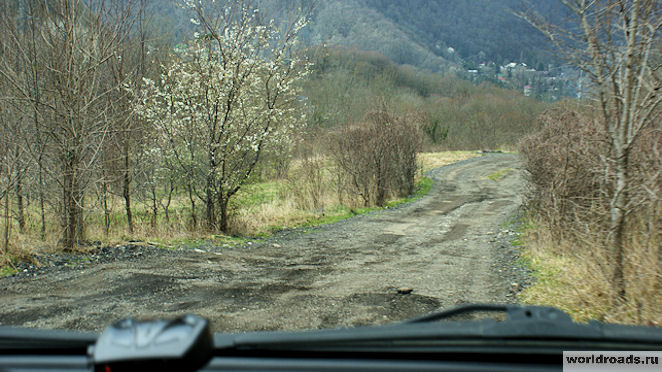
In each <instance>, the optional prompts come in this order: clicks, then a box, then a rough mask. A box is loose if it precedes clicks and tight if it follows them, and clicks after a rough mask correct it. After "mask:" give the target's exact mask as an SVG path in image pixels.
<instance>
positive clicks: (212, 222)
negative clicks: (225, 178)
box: [205, 171, 223, 231]
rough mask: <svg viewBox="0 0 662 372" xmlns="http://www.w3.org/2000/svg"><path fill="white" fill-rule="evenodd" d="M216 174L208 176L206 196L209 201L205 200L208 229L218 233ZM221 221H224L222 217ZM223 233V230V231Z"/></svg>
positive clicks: (211, 172)
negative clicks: (215, 196)
mask: <svg viewBox="0 0 662 372" xmlns="http://www.w3.org/2000/svg"><path fill="white" fill-rule="evenodd" d="M214 181H215V180H214V173H213V171H210V172H209V174H208V175H207V186H206V194H207V195H206V196H207V199H206V200H205V203H206V204H207V205H206V208H207V216H206V217H207V229H209V231H216V229H217V228H218V226H217V220H216V211H215V210H214V209H215V208H214V207H215V204H216V203H215V199H214V183H215V182H214ZM221 219H223V218H222V217H221ZM221 231H222V230H221Z"/></svg>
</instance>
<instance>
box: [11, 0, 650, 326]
mask: <svg viewBox="0 0 662 372" xmlns="http://www.w3.org/2000/svg"><path fill="white" fill-rule="evenodd" d="M623 3H624V4H625V5H623V6H621V7H616V6H611V5H610V4H611V2H610V1H596V2H590V3H589V4H585V2H582V3H578V4H579V5H573V6H569V7H566V6H564V5H563V4H561V2H560V1H553V0H546V1H542V0H536V1H531V2H529V3H527V4H526V5H525V4H523V3H522V2H520V1H519V0H512V1H511V0H508V1H487V0H481V1H469V2H458V1H425V0H421V1H412V2H410V1H407V2H405V1H397V0H393V1H374V0H332V1H319V2H315V1H306V0H296V1H295V0H276V1H266V0H230V1H207V0H183V1H179V0H177V1H169V0H162V1H161V0H158V1H157V0H112V1H97V0H49V1H45V0H22V1H14V2H3V3H2V5H0V7H1V8H2V10H1V11H0V30H2V32H0V238H1V239H0V299H1V300H0V301H1V302H2V306H0V325H13V326H23V327H34V328H56V329H67V330H86V331H95V332H99V331H101V330H103V329H104V328H105V327H107V326H108V325H109V324H111V323H112V322H113V321H115V320H118V319H121V318H126V317H134V318H139V319H145V318H172V317H175V316H179V315H182V314H186V313H192V314H197V315H199V316H201V317H204V318H207V319H209V320H210V324H211V329H212V331H215V332H244V331H259V330H302V329H325V328H336V327H356V326H363V325H382V324H388V323H393V322H398V321H403V320H406V319H410V318H414V317H420V316H423V315H425V314H427V313H430V312H433V311H438V310H441V309H448V308H452V307H454V306H457V305H462V304H470V303H486V304H503V303H513V304H534V305H546V306H554V307H558V308H560V309H562V310H563V311H565V312H567V313H568V314H569V315H570V316H571V317H572V318H573V319H574V320H578V321H586V320H590V319H598V320H601V321H605V322H611V323H628V324H639V325H660V324H661V323H660V322H662V312H661V310H660V309H662V306H661V305H662V291H661V290H660V286H661V285H662V282H661V280H660V278H662V265H660V260H661V259H662V253H661V251H660V242H661V241H662V240H661V238H662V213H660V195H661V191H662V188H661V186H662V177H660V171H661V169H662V154H660V151H661V150H662V130H661V129H662V120H661V119H662V116H661V113H662V105H661V104H660V101H661V98H660V97H662V96H661V95H660V94H659V90H660V79H661V78H662V75H661V71H662V70H660V69H658V68H656V67H655V66H659V64H660V63H661V62H662V49H661V47H662V42H661V41H660V35H659V22H660V16H661V13H662V11H661V9H662V5H661V4H660V3H659V2H655V1H644V2H643V3H644V5H637V4H639V3H637V2H636V1H625V2H623ZM635 3H636V4H635ZM573 4H574V3H573ZM633 19H635V20H637V23H636V24H631V23H629V22H632V20H633ZM655 25H658V26H655ZM624 29H628V30H630V31H628V33H625V32H623V30H624ZM632 35H634V36H632ZM656 92H657V93H656Z"/></svg>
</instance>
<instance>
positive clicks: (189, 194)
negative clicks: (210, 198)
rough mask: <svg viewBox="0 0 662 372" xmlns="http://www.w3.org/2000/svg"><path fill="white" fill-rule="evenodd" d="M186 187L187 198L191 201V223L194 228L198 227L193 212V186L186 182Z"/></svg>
mask: <svg viewBox="0 0 662 372" xmlns="http://www.w3.org/2000/svg"><path fill="white" fill-rule="evenodd" d="M186 189H187V190H188V199H189V201H190V202H191V223H192V227H193V229H196V228H197V227H198V216H197V215H196V214H195V198H194V197H193V187H192V186H191V184H188V185H187V186H186Z"/></svg>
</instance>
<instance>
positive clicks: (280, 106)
mask: <svg viewBox="0 0 662 372" xmlns="http://www.w3.org/2000/svg"><path fill="white" fill-rule="evenodd" d="M183 5H184V7H185V8H188V9H190V10H191V11H192V13H193V14H194V17H193V18H191V22H193V23H194V24H196V25H198V26H199V32H196V33H195V37H194V39H193V40H191V42H190V43H189V44H188V45H186V46H183V47H178V48H176V50H175V58H174V62H173V63H172V64H170V65H169V66H164V67H163V71H162V74H161V78H160V80H159V81H151V80H147V81H146V86H147V89H148V90H147V92H146V95H145V97H144V99H143V103H142V105H140V107H139V111H140V113H141V114H142V116H143V117H145V118H146V119H148V120H149V121H150V122H152V123H153V124H154V126H155V129H156V130H157V132H158V134H159V136H160V137H161V140H160V142H162V143H163V144H164V145H163V146H165V148H166V149H167V151H168V152H170V153H171V155H172V157H173V158H174V159H175V161H174V163H175V164H176V165H177V167H179V168H180V169H179V171H180V172H183V174H185V175H186V177H188V178H189V181H190V180H194V183H195V184H197V185H200V187H199V188H197V189H196V195H197V197H198V198H200V199H201V200H202V202H203V203H204V204H205V207H206V208H205V211H206V213H205V218H206V222H207V226H208V228H209V229H210V230H212V231H218V230H220V231H227V228H228V202H229V201H230V199H231V198H232V196H233V195H235V194H236V193H237V191H239V189H240V188H241V187H242V185H244V184H245V183H246V181H247V180H248V179H249V177H250V176H251V173H252V172H253V170H255V168H256V165H257V164H258V162H259V161H260V157H261V154H263V153H264V151H266V149H268V148H269V147H270V146H272V145H273V144H276V143H279V142H281V141H286V140H288V137H289V135H290V134H291V133H292V131H293V130H296V129H297V128H298V126H299V125H300V123H302V122H303V120H301V119H302V116H303V114H302V112H303V111H301V107H300V106H301V103H300V102H299V101H298V100H297V97H298V85H299V84H298V82H299V81H300V80H301V79H302V78H303V77H304V76H305V75H306V74H307V72H308V70H309V66H308V64H307V63H306V62H305V61H303V60H301V59H299V58H298V56H297V55H296V53H295V48H296V46H297V45H298V41H297V35H298V34H299V32H300V30H301V29H302V28H303V27H304V26H305V25H306V19H307V17H306V16H305V15H299V16H297V17H296V19H294V20H293V21H292V22H291V23H290V24H288V25H285V26H283V25H279V26H277V25H276V24H275V23H274V22H273V21H271V22H268V23H265V22H263V21H262V20H261V19H260V13H259V11H258V10H257V9H256V8H254V7H252V6H251V5H250V4H249V3H248V2H243V1H239V0H236V1H229V2H223V5H219V4H218V3H216V2H215V1H211V2H210V3H203V2H202V0H186V1H184V3H183Z"/></svg>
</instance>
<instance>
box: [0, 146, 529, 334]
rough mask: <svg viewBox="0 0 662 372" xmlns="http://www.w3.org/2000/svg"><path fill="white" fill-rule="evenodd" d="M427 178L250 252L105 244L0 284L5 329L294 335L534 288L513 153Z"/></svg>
mask: <svg viewBox="0 0 662 372" xmlns="http://www.w3.org/2000/svg"><path fill="white" fill-rule="evenodd" d="M498 171H501V173H503V177H502V178H500V179H498V180H492V179H489V178H488V176H489V175H492V174H494V173H495V172H498ZM430 176H431V177H432V178H433V179H434V181H435V182H434V185H433V187H432V189H431V191H430V193H429V194H428V195H427V196H425V197H423V198H421V199H419V200H417V201H415V202H412V203H409V204H406V205H402V206H399V207H397V208H391V209H387V210H383V211H379V212H375V213H372V214H368V215H363V216H357V217H354V218H352V219H349V220H346V221H342V222H339V223H335V224H332V225H326V226H323V227H318V228H311V229H295V230H290V231H285V232H281V233H278V234H276V235H275V236H274V237H272V238H270V239H268V240H266V241H262V242H255V243H252V244H245V245H243V246H241V247H233V248H228V247H218V246H207V247H197V248H186V249H180V250H177V251H171V250H166V249H161V248H154V247H140V246H131V245H129V246H125V247H120V248H104V249H105V251H104V252H105V253H106V254H108V253H110V254H111V255H114V256H113V257H115V258H114V259H105V260H99V259H96V260H94V259H92V260H84V261H90V262H83V263H81V264H80V265H70V266H68V267H63V266H57V267H51V268H50V269H49V268H44V269H35V270H36V271H35V272H34V273H32V272H31V271H29V270H27V269H26V270H25V271H26V272H25V273H24V272H21V273H20V274H18V275H15V276H13V277H7V278H2V279H0V324H3V325H20V326H26V327H41V328H60V329H76V330H92V331H100V330H102V329H103V328H105V327H106V326H107V325H108V324H110V323H111V322H113V321H114V320H117V319H119V318H122V317H128V316H133V317H138V318H145V317H172V316H175V315H179V314H183V313H195V314H198V315H201V316H204V317H207V318H208V319H210V320H211V322H212V329H213V330H214V331H217V332H234V331H251V330H294V329H316V328H334V327H339V326H341V327H344V326H358V325H367V324H383V323H389V322H394V321H398V320H403V319H406V318H410V317H413V316H418V315H421V314H423V313H426V312H430V311H434V310H438V309H442V308H447V307H451V306H454V305H456V304H460V303H466V302H514V301H515V296H514V295H515V294H516V293H517V292H518V291H519V290H521V288H522V287H523V286H526V284H527V282H528V280H529V275H528V273H527V272H526V269H524V268H522V267H521V266H519V265H518V264H517V263H516V259H517V252H516V249H515V248H512V247H511V245H510V241H511V240H512V239H514V237H515V233H514V232H513V231H512V230H511V229H512V226H511V225H509V221H512V219H513V218H514V217H515V216H516V215H517V212H518V209H519V207H520V205H521V201H522V200H521V196H522V193H523V192H524V181H523V179H522V176H521V165H520V163H519V161H518V159H517V156H516V155H510V154H489V155H484V156H481V157H478V158H474V159H470V160H467V161H463V162H460V163H456V164H453V165H450V166H446V167H442V168H438V169H436V170H433V171H431V172H430ZM405 288H409V289H411V290H412V291H411V293H405V292H409V291H408V290H403V289H405ZM399 290H400V291H399Z"/></svg>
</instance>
